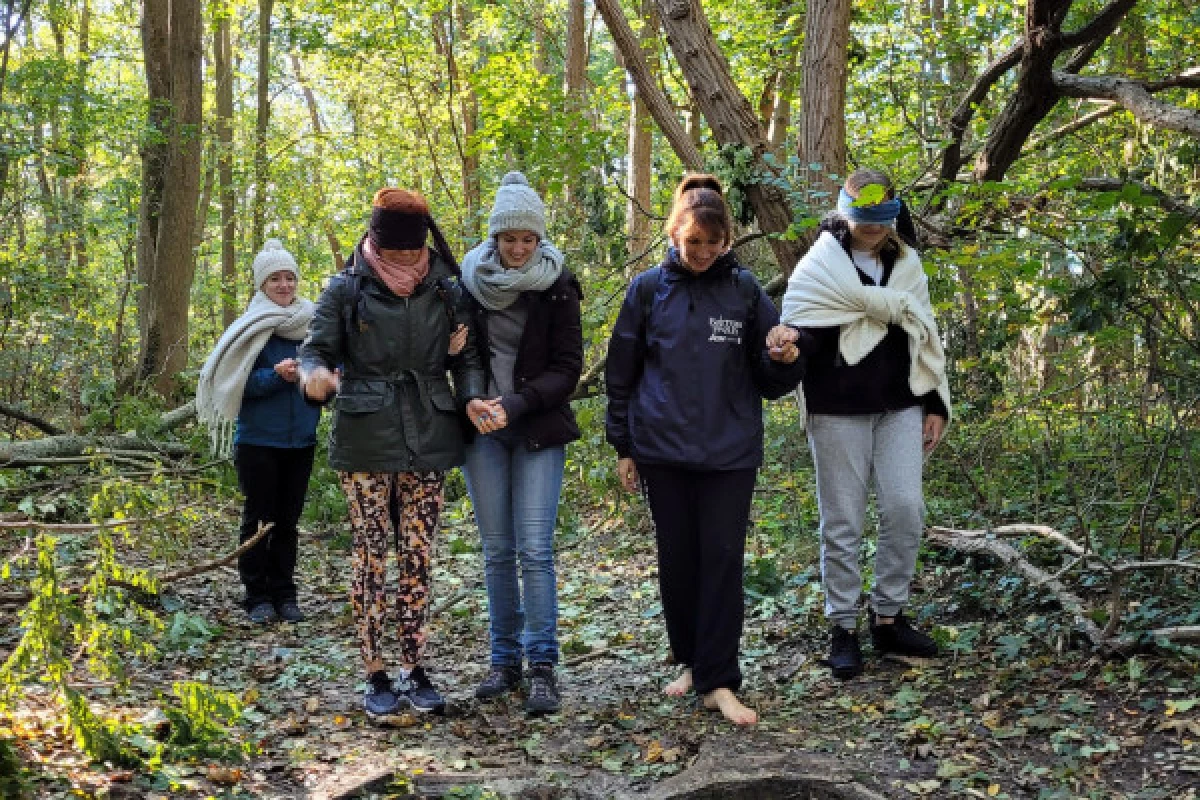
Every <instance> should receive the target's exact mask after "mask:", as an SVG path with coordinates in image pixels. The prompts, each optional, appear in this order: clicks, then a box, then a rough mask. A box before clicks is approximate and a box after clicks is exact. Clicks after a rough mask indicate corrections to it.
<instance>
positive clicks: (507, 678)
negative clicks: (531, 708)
mask: <svg viewBox="0 0 1200 800" xmlns="http://www.w3.org/2000/svg"><path fill="white" fill-rule="evenodd" d="M520 685H521V668H520V667H512V666H508V665H506V664H492V671H491V672H489V673H488V675H487V677H486V678H484V679H483V683H481V684H479V686H478V687H476V689H475V696H476V697H477V698H479V699H480V700H490V699H492V698H493V697H499V696H500V695H502V694H506V693H508V692H511V691H512V690H513V689H516V688H517V687H518V686H520Z"/></svg>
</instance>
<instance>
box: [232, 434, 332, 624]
mask: <svg viewBox="0 0 1200 800" xmlns="http://www.w3.org/2000/svg"><path fill="white" fill-rule="evenodd" d="M315 451H316V448H315V447H299V448H283V447H262V446H259V445H254V444H239V445H238V446H237V453H236V454H235V455H234V462H233V463H234V466H235V467H236V468H237V474H238V484H239V485H240V486H241V488H242V494H244V495H245V496H246V505H245V506H244V507H243V508H242V531H241V537H240V538H239V541H240V542H244V541H246V540H247V539H249V538H250V537H252V536H254V534H255V533H257V532H258V525H259V523H260V522H261V523H266V522H273V523H275V524H274V525H273V526H272V528H271V530H270V532H269V533H268V534H267V535H266V536H265V537H264V538H263V539H262V540H260V541H259V543H258V544H256V545H255V546H254V547H252V548H251V549H250V550H249V551H247V552H246V553H243V554H242V556H241V557H240V558H239V559H238V573H239V574H240V575H241V577H242V585H243V586H245V587H246V597H245V600H244V601H243V603H244V605H245V606H246V608H248V609H249V608H253V607H254V606H256V605H258V604H259V603H275V604H279V603H283V602H285V601H288V600H295V599H296V580H295V572H296V550H297V547H298V545H299V534H298V533H297V531H296V522H297V521H299V519H300V512H301V511H303V510H304V494H305V492H307V491H308V478H309V476H310V475H311V474H312V465H313V453H314V452H315Z"/></svg>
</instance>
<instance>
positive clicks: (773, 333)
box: [767, 325, 800, 349]
mask: <svg viewBox="0 0 1200 800" xmlns="http://www.w3.org/2000/svg"><path fill="white" fill-rule="evenodd" d="M799 339H800V331H798V330H796V329H795V328H793V327H792V326H791V325H776V326H775V327H774V328H771V330H769V331H767V347H768V348H771V349H774V348H776V347H784V346H785V345H789V344H795V343H796V342H797V341H798V340H799Z"/></svg>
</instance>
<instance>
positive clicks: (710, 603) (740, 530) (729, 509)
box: [637, 464, 758, 694]
mask: <svg viewBox="0 0 1200 800" xmlns="http://www.w3.org/2000/svg"><path fill="white" fill-rule="evenodd" d="M637 467H638V473H639V474H640V475H641V478H642V487H643V490H644V491H645V494H646V500H647V502H648V503H649V504H650V514H651V516H652V517H653V518H654V534H655V538H656V539H657V542H658V585H659V590H660V592H661V593H662V604H663V617H664V618H665V619H666V623H667V638H668V639H669V640H670V642H671V651H672V652H673V653H674V654H675V659H676V660H677V661H678V662H679V663H681V664H684V665H686V666H689V667H691V669H692V683H693V684H694V686H695V689H696V691H697V692H698V693H700V694H705V693H707V692H711V691H713V690H714V689H730V690H733V691H736V690H737V689H738V688H739V687H740V686H741V684H742V671H741V668H740V667H739V666H738V648H739V644H740V642H741V638H742V622H743V618H744V606H745V599H744V596H743V594H742V558H743V555H744V554H745V552H746V527H747V524H748V523H749V521H750V504H751V501H752V500H753V497H754V480H755V478H756V477H757V474H758V470H757V469H740V470H729V471H721V472H700V471H694V470H686V469H678V468H675V467H664V466H658V465H654V464H638V465H637Z"/></svg>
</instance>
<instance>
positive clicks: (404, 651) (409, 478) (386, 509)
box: [338, 472, 444, 664]
mask: <svg viewBox="0 0 1200 800" xmlns="http://www.w3.org/2000/svg"><path fill="white" fill-rule="evenodd" d="M338 476H339V477H340V478H341V482H342V490H343V491H344V492H345V493H346V500H347V501H348V504H349V506H350V524H351V526H352V527H353V529H354V552H353V555H352V557H351V565H352V568H353V570H354V576H353V580H352V582H351V589H350V602H351V605H352V607H353V609H354V625H355V628H356V630H357V632H358V646H359V649H360V650H361V651H362V657H363V661H364V663H366V664H370V663H372V662H376V661H381V660H382V659H383V653H382V650H381V646H382V642H383V626H384V619H385V617H386V615H387V605H388V601H387V554H388V539H390V538H391V536H390V534H392V532H393V531H394V532H395V534H394V535H395V538H396V560H397V562H399V566H400V579H399V581H398V591H397V593H396V611H397V614H398V616H399V629H400V661H401V663H404V664H417V663H419V662H420V660H421V651H422V650H423V649H424V646H425V638H426V634H425V615H426V611H427V609H428V606H429V561H430V556H431V554H432V551H433V537H434V534H435V533H436V532H437V527H438V518H439V517H440V516H441V513H442V482H443V477H444V476H443V473H441V472H339V473H338Z"/></svg>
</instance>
